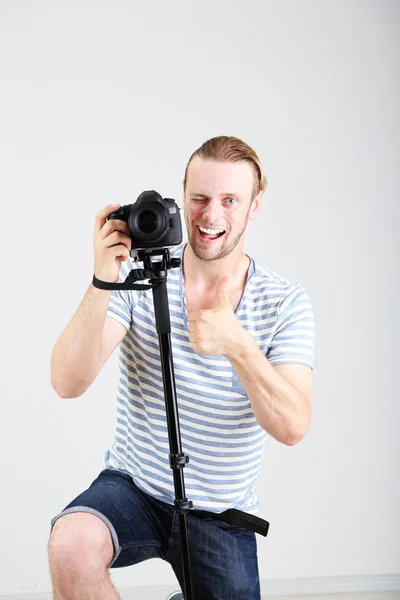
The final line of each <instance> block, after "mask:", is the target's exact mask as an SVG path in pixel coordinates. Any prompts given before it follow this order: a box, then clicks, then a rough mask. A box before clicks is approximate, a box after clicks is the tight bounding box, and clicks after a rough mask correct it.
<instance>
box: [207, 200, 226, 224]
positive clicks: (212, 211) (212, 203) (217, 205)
mask: <svg viewBox="0 0 400 600" xmlns="http://www.w3.org/2000/svg"><path fill="white" fill-rule="evenodd" d="M222 215H223V210H222V206H221V202H220V200H219V199H218V198H209V200H208V202H207V204H206V206H205V209H204V212H203V219H204V221H205V222H207V223H208V224H210V225H219V224H221V223H222Z"/></svg>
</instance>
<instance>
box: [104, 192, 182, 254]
mask: <svg viewBox="0 0 400 600" xmlns="http://www.w3.org/2000/svg"><path fill="white" fill-rule="evenodd" d="M108 219H119V220H121V221H125V222H126V223H127V224H128V229H129V233H130V236H131V240H132V250H138V249H142V248H143V249H144V248H146V249H147V248H164V247H166V246H177V245H178V244H180V243H181V242H182V223H181V217H180V214H179V207H178V205H177V204H176V202H175V200H172V199H171V198H163V197H162V196H161V195H160V194H159V193H158V192H156V191H154V190H151V191H146V192H142V193H141V194H140V196H139V197H138V199H137V200H136V202H134V203H133V204H126V205H124V206H121V208H120V209H119V210H117V211H115V212H113V213H111V214H110V215H109V216H108Z"/></svg>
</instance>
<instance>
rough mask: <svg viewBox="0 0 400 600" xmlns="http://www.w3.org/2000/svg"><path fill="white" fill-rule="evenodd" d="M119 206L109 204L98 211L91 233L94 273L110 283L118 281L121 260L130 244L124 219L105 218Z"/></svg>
mask: <svg viewBox="0 0 400 600" xmlns="http://www.w3.org/2000/svg"><path fill="white" fill-rule="evenodd" d="M119 207H120V205H119V204H109V205H108V206H106V207H105V208H103V210H102V211H100V212H99V213H98V215H97V216H96V222H95V227H94V234H93V245H94V274H95V276H96V277H97V279H100V280H101V281H107V282H110V283H115V282H117V281H118V276H119V270H120V267H121V262H122V261H125V260H126V259H127V258H128V256H129V252H130V250H131V245H132V240H131V237H130V235H129V229H128V224H127V223H125V221H120V220H118V219H110V220H109V221H107V220H106V219H107V217H108V216H109V215H110V214H111V213H113V212H115V211H116V210H118V209H119Z"/></svg>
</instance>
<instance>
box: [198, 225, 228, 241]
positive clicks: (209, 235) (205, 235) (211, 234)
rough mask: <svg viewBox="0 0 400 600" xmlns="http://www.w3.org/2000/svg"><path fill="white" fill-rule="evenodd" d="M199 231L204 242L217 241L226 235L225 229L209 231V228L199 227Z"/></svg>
mask: <svg viewBox="0 0 400 600" xmlns="http://www.w3.org/2000/svg"><path fill="white" fill-rule="evenodd" d="M198 229H199V234H200V237H201V239H202V240H209V241H212V240H217V239H218V238H220V237H222V236H223V235H224V233H225V230H224V229H209V228H208V227H199V228H198Z"/></svg>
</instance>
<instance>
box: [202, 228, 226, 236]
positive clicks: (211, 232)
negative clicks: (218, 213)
mask: <svg viewBox="0 0 400 600" xmlns="http://www.w3.org/2000/svg"><path fill="white" fill-rule="evenodd" d="M199 229H200V231H202V232H203V233H209V234H211V235H214V234H215V233H224V231H225V229H207V228H206V227H199Z"/></svg>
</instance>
